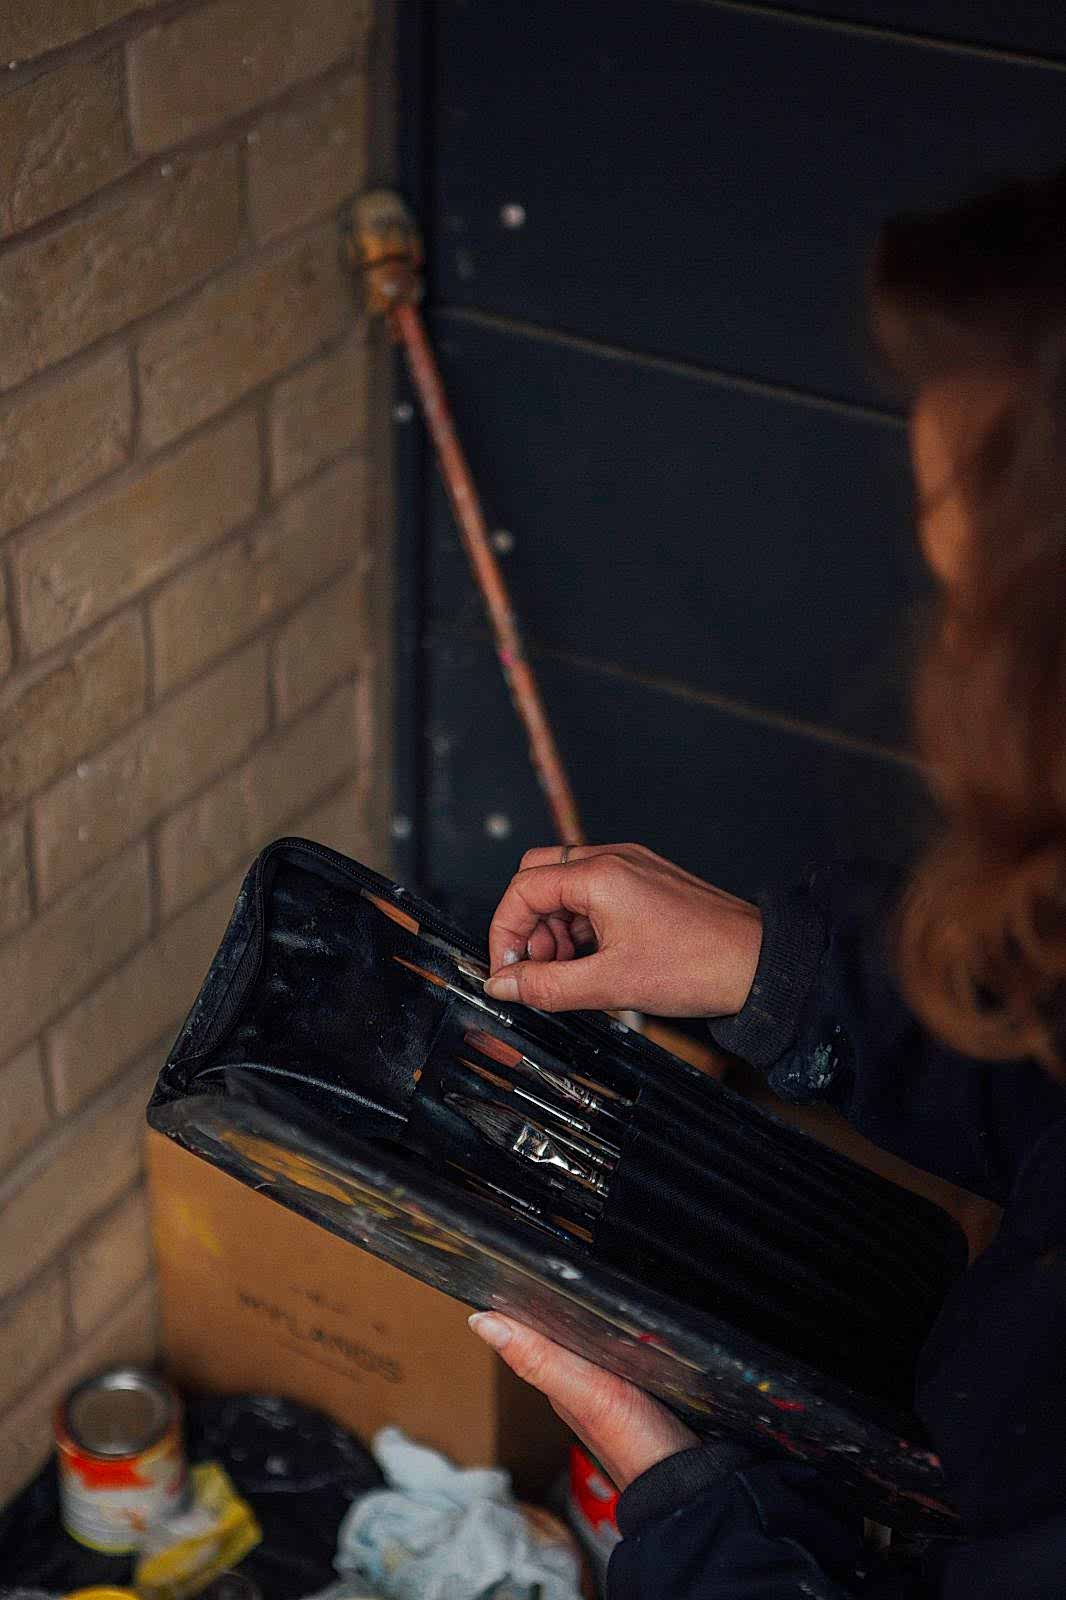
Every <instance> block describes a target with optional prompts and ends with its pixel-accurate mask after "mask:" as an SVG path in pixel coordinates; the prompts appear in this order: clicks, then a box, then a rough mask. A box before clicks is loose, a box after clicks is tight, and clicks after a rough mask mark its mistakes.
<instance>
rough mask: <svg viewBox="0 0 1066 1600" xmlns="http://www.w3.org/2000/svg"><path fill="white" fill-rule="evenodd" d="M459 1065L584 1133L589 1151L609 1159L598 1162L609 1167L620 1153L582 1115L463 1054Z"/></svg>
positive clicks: (615, 1146)
mask: <svg viewBox="0 0 1066 1600" xmlns="http://www.w3.org/2000/svg"><path fill="white" fill-rule="evenodd" d="M456 1059H457V1060H458V1062H459V1064H460V1066H463V1067H468V1068H469V1069H470V1071H471V1072H476V1073H477V1075H478V1077H479V1078H484V1080H485V1081H486V1083H491V1084H494V1085H495V1087H496V1088H497V1089H505V1090H506V1091H507V1093H508V1094H513V1095H517V1096H518V1098H519V1099H520V1100H525V1101H527V1102H528V1104H529V1105H531V1106H536V1108H537V1110H538V1111H543V1112H546V1113H547V1115H548V1116H549V1117H556V1118H557V1119H558V1120H559V1121H560V1122H562V1123H564V1124H565V1125H566V1127H568V1128H572V1129H573V1131H574V1132H575V1133H580V1134H582V1135H584V1137H585V1139H586V1140H587V1141H588V1142H589V1153H590V1155H591V1154H592V1153H593V1150H594V1149H596V1148H598V1149H599V1150H600V1151H601V1152H602V1154H603V1155H604V1156H605V1157H609V1158H610V1159H609V1161H604V1162H602V1163H598V1165H603V1166H607V1167H609V1168H611V1169H613V1167H614V1163H615V1162H616V1161H617V1160H618V1156H619V1154H620V1152H619V1149H618V1146H617V1145H616V1144H611V1143H610V1141H609V1140H607V1139H601V1138H600V1136H599V1134H598V1133H597V1132H596V1130H595V1128H593V1126H592V1124H591V1123H589V1122H586V1121H585V1119H584V1118H583V1117H575V1116H574V1114H573V1112H571V1111H564V1110H563V1108H562V1107H561V1106H556V1105H552V1103H551V1101H550V1100H542V1099H541V1098H540V1096H539V1095H535V1094H530V1092H529V1090H528V1089H523V1088H521V1087H520V1086H519V1085H518V1084H517V1083H512V1082H511V1080H510V1079H509V1078H501V1077H500V1076H499V1074H498V1073H496V1072H490V1071H489V1069H488V1067H479V1066H478V1064H477V1062H476V1061H468V1060H467V1059H466V1057H465V1056H458V1057H457V1058H456Z"/></svg>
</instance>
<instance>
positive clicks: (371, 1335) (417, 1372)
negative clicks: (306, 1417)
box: [148, 1133, 569, 1498]
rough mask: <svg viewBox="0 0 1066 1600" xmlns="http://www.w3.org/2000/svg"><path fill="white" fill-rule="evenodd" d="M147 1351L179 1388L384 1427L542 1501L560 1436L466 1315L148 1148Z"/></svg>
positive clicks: (159, 1144)
mask: <svg viewBox="0 0 1066 1600" xmlns="http://www.w3.org/2000/svg"><path fill="white" fill-rule="evenodd" d="M148 1156H149V1174H150V1183H151V1191H152V1201H153V1214H154V1231H155V1245H156V1252H157V1257H158V1264H159V1278H160V1291H161V1305H162V1326H163V1348H164V1353H165V1357H166V1361H167V1366H168V1368H169V1370H170V1372H171V1375H172V1376H173V1377H174V1379H175V1381H176V1382H177V1383H179V1384H184V1385H187V1386H188V1387H190V1388H202V1389H210V1390H215V1391H219V1392H223V1393H235V1392H237V1391H240V1390H249V1389H254V1390H260V1391H267V1392H270V1393H274V1394H280V1395H284V1396H286V1397H287V1398H290V1399H293V1400H300V1401H303V1402H304V1403H305V1404H306V1405H310V1406H316V1407H318V1409H319V1410H321V1411H325V1412H327V1413H328V1414H329V1415H330V1416H331V1417H334V1418H336V1420H337V1421H338V1422H340V1423H343V1424H344V1425H345V1426H346V1427H348V1428H350V1429H351V1430H352V1431H353V1432H354V1433H356V1434H358V1435H359V1436H360V1437H361V1438H362V1439H364V1440H368V1439H369V1438H370V1437H371V1435H372V1434H373V1433H374V1432H375V1430H376V1429H378V1428H380V1427H382V1426H383V1425H384V1424H385V1423H389V1422H391V1423H395V1424H396V1425H397V1426H398V1427H401V1428H403V1429H404V1430H405V1431H406V1432H407V1433H409V1434H410V1435H411V1436H412V1437H414V1438H417V1439H419V1440H421V1441H422V1442H424V1443H425V1444H429V1445H432V1446H434V1448H436V1449H438V1450H441V1451H443V1452H444V1453H445V1454H446V1455H447V1456H449V1457H450V1458H451V1459H452V1460H453V1461H455V1462H458V1463H459V1464H461V1465H463V1466H489V1465H501V1466H505V1467H507V1468H508V1469H509V1470H510V1471H511V1472H512V1473H513V1475H514V1479H515V1484H516V1487H517V1489H518V1491H519V1492H520V1493H521V1494H523V1495H528V1496H531V1497H534V1498H543V1496H544V1494H545V1493H546V1491H547V1489H548V1487H549V1485H550V1484H551V1483H552V1481H553V1480H554V1479H555V1478H556V1477H557V1476H558V1474H559V1473H560V1472H561V1471H562V1470H563V1468H564V1467H565V1459H566V1442H567V1440H568V1438H569V1434H568V1433H567V1430H566V1429H565V1428H564V1426H563V1424H562V1423H561V1422H560V1421H559V1419H558V1418H557V1417H556V1416H555V1413H554V1412H553V1411H552V1409H551V1407H550V1406H549V1405H548V1403H547V1401H546V1400H544V1399H543V1397H542V1396H541V1395H539V1394H537V1393H536V1392H535V1391H533V1390H531V1389H529V1388H528V1386H527V1385H525V1384H523V1383H520V1382H519V1381H518V1379H517V1378H515V1376H514V1374H513V1373H512V1372H511V1371H510V1370H509V1368H507V1367H505V1366H504V1364H503V1363H502V1362H501V1361H500V1359H499V1357H498V1356H496V1355H494V1354H493V1352H492V1351H491V1350H489V1349H488V1347H487V1346H486V1345H484V1344H483V1343H482V1342H481V1340H479V1339H477V1338H475V1337H474V1335H473V1334H472V1333H471V1332H470V1330H469V1328H468V1327H467V1325H466V1319H467V1316H468V1315H469V1310H468V1308H467V1307H466V1306H465V1305H463V1304H461V1303H460V1302H458V1301H456V1300H451V1299H449V1298H448V1296H447V1295H444V1294H441V1293H440V1291H439V1290H437V1289H431V1288H429V1287H428V1286H427V1285H426V1284H423V1283H419V1282H418V1281H417V1280H416V1279H414V1278H411V1277H408V1276H407V1275H406V1274H405V1273H403V1272H400V1271H399V1270H398V1269H397V1268H396V1267H393V1266H389V1265H388V1264H387V1263H386V1262H384V1261H380V1260H378V1259H377V1257H375V1256H372V1255H369V1254H368V1253H367V1252H366V1251H365V1250H360V1249H359V1248H357V1247H356V1246H355V1245H353V1244H350V1243H348V1242H347V1241H346V1240H343V1239H339V1238H337V1237H336V1236H335V1235H333V1234H331V1233H328V1232H327V1231H326V1230H325V1229H324V1228H321V1227H318V1226H317V1225H316V1224H315V1223H313V1222H309V1221H308V1220H307V1219H306V1218H304V1217H300V1216H298V1215H296V1213H295V1212H292V1211H289V1210H287V1209H286V1208H285V1207H284V1206H281V1205H278V1204H277V1202H276V1201H274V1200H272V1199H270V1198H268V1197H267V1196H266V1195H264V1194H261V1193H258V1192H256V1191H255V1190H253V1189H249V1188H248V1187H246V1186H245V1185H244V1184H242V1183H239V1182H237V1180H236V1179H234V1178H231V1177H229V1176H228V1175H227V1174H226V1173H223V1172H220V1171H218V1169H217V1168H214V1167H211V1166H209V1165H208V1164H207V1163H206V1162H204V1161H202V1160H200V1159H199V1158H198V1157H197V1156H194V1155H191V1154H190V1153H189V1152H188V1151H187V1150H183V1149H181V1147H180V1146H179V1145H177V1144H175V1143H173V1142H172V1141H171V1140H169V1139H166V1138H164V1137H163V1136H162V1135H161V1134H158V1133H150V1134H149V1136H148Z"/></svg>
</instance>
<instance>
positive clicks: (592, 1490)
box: [566, 1444, 622, 1585]
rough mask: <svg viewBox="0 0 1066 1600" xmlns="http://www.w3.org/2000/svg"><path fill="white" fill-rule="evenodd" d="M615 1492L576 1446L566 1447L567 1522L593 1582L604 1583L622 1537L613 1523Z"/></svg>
mask: <svg viewBox="0 0 1066 1600" xmlns="http://www.w3.org/2000/svg"><path fill="white" fill-rule="evenodd" d="M618 1499H619V1495H618V1490H617V1489H616V1488H615V1486H614V1484H613V1483H611V1481H610V1479H609V1478H608V1477H607V1474H606V1473H605V1472H604V1470H603V1468H602V1467H601V1466H600V1464H599V1462H598V1461H596V1460H595V1459H594V1458H593V1457H592V1456H591V1455H589V1453H588V1452H587V1451H586V1450H583V1449H582V1448H581V1446H580V1445H577V1444H572V1445H571V1446H570V1475H569V1482H568V1484H567V1491H566V1512H567V1519H568V1521H569V1523H570V1526H571V1527H572V1528H573V1530H574V1532H575V1533H576V1534H577V1536H578V1538H579V1540H580V1541H581V1543H582V1545H583V1546H584V1548H585V1551H586V1553H587V1554H588V1558H589V1561H590V1562H591V1563H592V1568H593V1571H594V1572H595V1574H596V1578H597V1581H598V1582H599V1583H600V1584H601V1585H602V1584H604V1583H606V1581H607V1563H608V1562H609V1561H610V1559H611V1551H612V1550H613V1549H614V1547H615V1545H616V1544H617V1543H618V1542H619V1540H620V1539H621V1537H622V1535H621V1534H620V1533H619V1531H618V1523H617V1522H616V1520H615V1509H616V1507H617V1505H618Z"/></svg>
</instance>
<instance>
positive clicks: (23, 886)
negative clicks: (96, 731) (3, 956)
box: [0, 817, 30, 938]
mask: <svg viewBox="0 0 1066 1600" xmlns="http://www.w3.org/2000/svg"><path fill="white" fill-rule="evenodd" d="M29 914H30V880H29V877H28V874H27V862H26V829H25V825H24V823H23V820H22V818H21V817H13V818H12V819H11V821H10V822H0V938H3V937H4V935H5V934H8V933H12V932H13V931H14V929H15V928H18V927H21V925H22V923H24V922H25V921H26V918H27V917H28V916H29Z"/></svg>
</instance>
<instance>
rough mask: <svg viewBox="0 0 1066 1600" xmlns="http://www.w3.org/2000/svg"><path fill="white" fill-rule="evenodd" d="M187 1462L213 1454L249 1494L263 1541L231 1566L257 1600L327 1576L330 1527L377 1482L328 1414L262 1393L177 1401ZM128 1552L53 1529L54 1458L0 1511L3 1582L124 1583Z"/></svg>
mask: <svg viewBox="0 0 1066 1600" xmlns="http://www.w3.org/2000/svg"><path fill="white" fill-rule="evenodd" d="M186 1443H187V1452H188V1457H189V1460H190V1462H197V1461H208V1460H210V1461H217V1462H219V1463H220V1464H221V1465H222V1466H223V1467H225V1469H226V1471H227V1472H228V1473H229V1475H230V1477H231V1478H232V1479H233V1482H234V1484H235V1486H236V1488H237V1489H238V1491H239V1492H240V1494H241V1495H242V1496H243V1497H244V1498H245V1499H246V1500H247V1501H248V1502H249V1504H250V1505H251V1506H252V1508H253V1510H254V1511H255V1514H256V1517H257V1518H258V1520H259V1524H260V1527H261V1528H262V1530H263V1541H262V1543H261V1544H260V1545H258V1546H257V1548H256V1549H255V1550H253V1551H252V1552H251V1553H250V1554H249V1555H247V1556H246V1557H245V1559H244V1560H243V1561H242V1562H241V1564H240V1566H239V1567H238V1569H237V1570H238V1571H239V1572H241V1573H245V1574H247V1576H248V1577H249V1578H252V1579H253V1580H254V1581H255V1582H256V1583H257V1584H258V1585H259V1587H260V1589H261V1590H262V1592H263V1595H264V1597H265V1600H301V1597H302V1596H304V1595H308V1594H312V1593H314V1591H315V1590H316V1589H320V1588H323V1587H324V1586H325V1585H326V1584H327V1583H330V1582H331V1581H332V1580H333V1579H334V1578H335V1577H336V1573H335V1572H334V1569H333V1555H334V1551H335V1549H336V1541H337V1529H338V1527H339V1526H340V1522H341V1519H342V1518H343V1516H344V1514H345V1512H346V1511H347V1510H348V1507H349V1506H350V1505H351V1503H352V1501H353V1500H356V1499H358V1498H359V1496H360V1495H363V1494H365V1493H366V1492H367V1491H368V1490H369V1489H373V1488H376V1487H378V1485H380V1484H381V1483H382V1481H383V1479H382V1476H381V1472H380V1470H379V1468H378V1465H377V1463H376V1462H375V1460H374V1458H373V1456H371V1454H370V1452H369V1451H368V1450H367V1449H366V1448H365V1447H364V1446H363V1445H362V1444H361V1443H360V1442H359V1440H358V1439H356V1438H355V1437H353V1435H352V1434H350V1433H348V1432H346V1431H345V1429H343V1428H341V1427H338V1425H337V1424H336V1423H335V1422H331V1421H330V1420H329V1418H328V1417H324V1416H322V1415H321V1413H319V1412H317V1411H312V1410H310V1409H309V1408H308V1407H306V1406H301V1405H297V1404H296V1403H295V1402H293V1401H290V1400H281V1399H277V1398H275V1397H274V1396H272V1395H233V1396H228V1397H217V1396H206V1395H201V1396H194V1397H192V1398H188V1399H187V1400H186ZM133 1565H134V1558H133V1557H132V1556H105V1555H99V1554H97V1553H96V1552H95V1551H93V1550H87V1549H86V1548H85V1547H84V1546H83V1545H80V1544H78V1543H76V1541H75V1540H73V1539H71V1538H69V1537H68V1536H67V1534H65V1533H64V1532H63V1529H62V1527H61V1526H60V1521H59V1491H58V1483H57V1478H56V1468H55V1463H54V1461H52V1462H49V1464H48V1466H47V1467H45V1468H44V1470H43V1471H42V1472H41V1473H40V1474H39V1476H38V1477H37V1478H36V1479H34V1481H33V1483H31V1484H29V1485H28V1487H27V1488H26V1489H24V1490H23V1492H22V1493H21V1494H20V1495H19V1496H18V1497H17V1499H15V1500H14V1501H12V1503H11V1505H10V1506H8V1507H7V1509H6V1510H5V1511H4V1512H2V1513H0V1573H2V1574H3V1581H4V1583H6V1584H15V1583H22V1584H36V1585H39V1586H42V1587H44V1588H46V1589H51V1590H60V1591H61V1590H64V1589H74V1588H79V1587H86V1586H88V1585H90V1584H105V1583H115V1584H121V1583H125V1582H128V1581H129V1580H130V1578H131V1576H132V1572H133Z"/></svg>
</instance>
